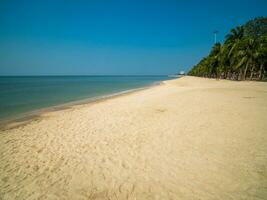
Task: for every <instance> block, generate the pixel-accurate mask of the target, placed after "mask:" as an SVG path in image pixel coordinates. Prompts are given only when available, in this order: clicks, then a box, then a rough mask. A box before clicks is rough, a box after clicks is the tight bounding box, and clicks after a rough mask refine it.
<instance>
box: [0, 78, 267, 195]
mask: <svg viewBox="0 0 267 200" xmlns="http://www.w3.org/2000/svg"><path fill="white" fill-rule="evenodd" d="M0 157H1V159H0V199H1V200H9V199H10V200H14V199H18V200H24V199H27V200H31V199H53V200H54V199H60V200H62V199H71V200H76V199H81V200H82V199H112V200H113V199H122V200H124V199H185V200H192V199H210V200H215V199H222V200H225V199H234V200H239V199H240V200H241V199H242V200H244V199H267V83H263V82H233V81H227V80H212V79H204V78H194V77H183V78H180V79H176V80H171V81H165V82H164V83H163V84H161V85H157V86H154V87H151V88H148V89H145V90H141V91H137V92H134V93H130V94H127V95H121V96H118V97H115V98H110V99H106V100H104V101H99V102H95V103H89V104H82V105H76V106H73V107H71V108H68V109H64V110H58V111H54V112H47V113H43V114H42V115H41V116H40V117H38V118H36V119H34V120H31V121H30V122H27V123H26V124H23V125H21V126H17V127H15V128H10V129H6V130H1V131H0Z"/></svg>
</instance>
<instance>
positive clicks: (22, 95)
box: [0, 76, 170, 120]
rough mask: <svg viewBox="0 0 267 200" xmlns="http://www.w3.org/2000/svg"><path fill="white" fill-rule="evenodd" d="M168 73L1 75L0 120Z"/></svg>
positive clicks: (150, 81) (148, 82)
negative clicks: (127, 74) (139, 74)
mask: <svg viewBox="0 0 267 200" xmlns="http://www.w3.org/2000/svg"><path fill="white" fill-rule="evenodd" d="M167 79H170V78H169V77H167V76H31V77H30V76H27V77H26V76H25V77H0V120H3V119H8V118H11V117H14V116H18V115H21V114H24V113H27V112H30V111H34V110H38V109H42V108H47V107H51V106H56V105H60V104H64V103H69V102H73V101H78V100H84V99H90V98H97V97H101V96H105V95H111V94H115V93H118V92H122V91H127V90H131V89H137V88H142V87H145V86H149V85H151V84H153V83H156V82H159V81H162V80H167Z"/></svg>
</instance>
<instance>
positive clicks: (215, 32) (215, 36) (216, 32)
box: [213, 30, 219, 44]
mask: <svg viewBox="0 0 267 200" xmlns="http://www.w3.org/2000/svg"><path fill="white" fill-rule="evenodd" d="M218 33H219V31H217V30H216V31H214V32H213V34H214V44H216V43H217V34H218Z"/></svg>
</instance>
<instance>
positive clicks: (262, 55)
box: [257, 36, 267, 80]
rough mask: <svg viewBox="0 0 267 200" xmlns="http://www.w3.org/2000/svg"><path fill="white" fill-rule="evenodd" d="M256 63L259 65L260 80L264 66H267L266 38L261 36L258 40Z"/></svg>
mask: <svg viewBox="0 0 267 200" xmlns="http://www.w3.org/2000/svg"><path fill="white" fill-rule="evenodd" d="M258 42H259V44H258V51H257V62H258V63H259V65H260V69H259V77H258V80H262V78H263V77H262V74H263V70H264V66H266V64H267V36H262V37H260V38H259V40H258Z"/></svg>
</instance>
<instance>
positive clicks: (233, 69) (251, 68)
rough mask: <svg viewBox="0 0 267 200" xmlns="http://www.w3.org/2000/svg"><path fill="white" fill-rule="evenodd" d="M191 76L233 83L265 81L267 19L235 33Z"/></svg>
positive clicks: (213, 50)
mask: <svg viewBox="0 0 267 200" xmlns="http://www.w3.org/2000/svg"><path fill="white" fill-rule="evenodd" d="M188 75H192V76H201V77H209V78H220V79H231V80H247V79H249V80H265V79H266V75H267V18H266V17H258V18H255V19H253V20H250V21H248V22H247V23H246V24H244V25H242V26H237V27H236V28H233V29H231V31H230V33H229V34H228V35H226V37H225V41H224V43H223V44H220V43H216V44H214V46H213V47H212V49H211V51H210V53H209V55H208V56H207V57H204V58H203V59H202V60H201V61H200V62H199V63H198V64H197V65H195V66H194V67H193V68H192V69H191V70H190V71H189V72H188Z"/></svg>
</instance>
